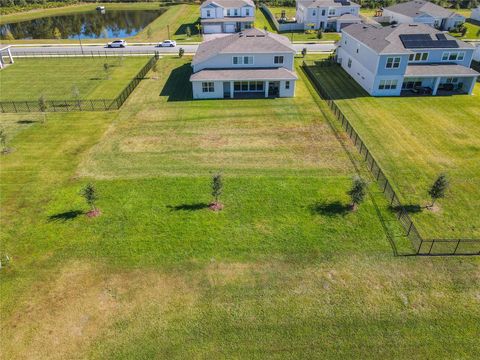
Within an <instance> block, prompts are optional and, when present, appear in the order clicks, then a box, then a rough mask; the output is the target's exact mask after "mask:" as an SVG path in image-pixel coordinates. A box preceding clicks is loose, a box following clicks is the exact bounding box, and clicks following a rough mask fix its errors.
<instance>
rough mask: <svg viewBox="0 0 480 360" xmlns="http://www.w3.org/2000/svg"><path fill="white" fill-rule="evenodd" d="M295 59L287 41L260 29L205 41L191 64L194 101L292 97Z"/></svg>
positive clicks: (294, 79)
mask: <svg viewBox="0 0 480 360" xmlns="http://www.w3.org/2000/svg"><path fill="white" fill-rule="evenodd" d="M294 55H295V49H294V48H293V47H292V45H291V43H290V41H289V40H288V38H286V37H285V36H281V35H278V34H272V33H269V32H266V31H263V30H258V29H248V30H245V31H243V32H240V33H237V34H232V35H227V36H224V37H221V38H217V39H213V40H210V41H205V42H203V43H201V44H200V46H199V47H198V50H197V52H196V53H195V56H194V57H193V60H192V68H193V74H192V75H191V77H190V82H191V83H192V89H193V98H194V99H214V98H251V97H256V98H258V97H265V98H266V97H292V96H294V94H295V81H296V80H297V76H296V74H295V72H294V68H293V67H294V62H293V58H294Z"/></svg>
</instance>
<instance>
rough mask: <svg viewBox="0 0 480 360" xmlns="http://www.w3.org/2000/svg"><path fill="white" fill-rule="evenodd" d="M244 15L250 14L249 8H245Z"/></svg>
mask: <svg viewBox="0 0 480 360" xmlns="http://www.w3.org/2000/svg"><path fill="white" fill-rule="evenodd" d="M245 16H250V8H246V9H245Z"/></svg>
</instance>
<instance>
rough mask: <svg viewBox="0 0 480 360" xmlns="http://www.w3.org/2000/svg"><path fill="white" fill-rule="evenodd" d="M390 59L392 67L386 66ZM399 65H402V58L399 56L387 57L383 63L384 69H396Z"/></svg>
mask: <svg viewBox="0 0 480 360" xmlns="http://www.w3.org/2000/svg"><path fill="white" fill-rule="evenodd" d="M390 59H392V63H391V64H392V66H388V60H390ZM397 60H398V61H397ZM401 63H402V58H401V57H400V56H389V57H387V60H386V61H385V69H398V68H399V67H400V64H401ZM395 65H396V66H395Z"/></svg>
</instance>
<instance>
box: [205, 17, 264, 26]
mask: <svg viewBox="0 0 480 360" xmlns="http://www.w3.org/2000/svg"><path fill="white" fill-rule="evenodd" d="M254 20H255V19H254V18H253V17H251V16H235V17H232V16H227V17H223V18H214V19H201V20H200V22H201V23H202V24H215V23H225V22H253V21H254Z"/></svg>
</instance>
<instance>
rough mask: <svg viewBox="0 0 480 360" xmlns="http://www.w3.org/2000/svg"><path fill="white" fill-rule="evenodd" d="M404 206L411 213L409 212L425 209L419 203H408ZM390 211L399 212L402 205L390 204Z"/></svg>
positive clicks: (413, 212)
mask: <svg viewBox="0 0 480 360" xmlns="http://www.w3.org/2000/svg"><path fill="white" fill-rule="evenodd" d="M403 208H404V209H405V210H406V211H407V212H408V213H409V214H415V213H419V212H422V211H423V207H422V206H420V205H418V204H408V205H403ZM389 209H390V211H392V212H399V211H400V210H401V209H402V206H390V207H389Z"/></svg>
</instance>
